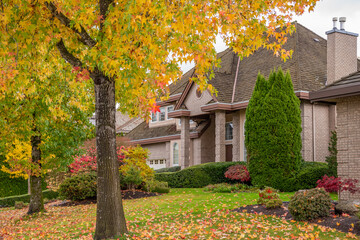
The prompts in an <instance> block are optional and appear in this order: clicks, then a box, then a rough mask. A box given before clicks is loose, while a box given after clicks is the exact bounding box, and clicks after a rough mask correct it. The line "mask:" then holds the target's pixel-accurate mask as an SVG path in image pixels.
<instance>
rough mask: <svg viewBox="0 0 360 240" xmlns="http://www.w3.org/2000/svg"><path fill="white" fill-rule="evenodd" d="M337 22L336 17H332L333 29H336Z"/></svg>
mask: <svg viewBox="0 0 360 240" xmlns="http://www.w3.org/2000/svg"><path fill="white" fill-rule="evenodd" d="M337 20H338V18H337V17H333V24H334V26H333V29H336V23H337Z"/></svg>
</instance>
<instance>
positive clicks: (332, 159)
mask: <svg viewBox="0 0 360 240" xmlns="http://www.w3.org/2000/svg"><path fill="white" fill-rule="evenodd" d="M328 149H329V152H330V155H329V156H327V157H326V159H325V161H326V162H327V163H328V165H329V174H330V176H334V177H337V166H338V163H337V152H338V151H337V135H336V132H335V131H332V132H331V138H330V142H329V147H328Z"/></svg>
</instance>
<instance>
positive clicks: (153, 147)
mask: <svg viewBox="0 0 360 240" xmlns="http://www.w3.org/2000/svg"><path fill="white" fill-rule="evenodd" d="M142 147H143V148H146V149H148V150H149V152H150V154H149V159H150V160H153V159H166V161H169V160H170V151H166V150H167V148H166V142H164V143H154V144H148V145H143V146H142Z"/></svg>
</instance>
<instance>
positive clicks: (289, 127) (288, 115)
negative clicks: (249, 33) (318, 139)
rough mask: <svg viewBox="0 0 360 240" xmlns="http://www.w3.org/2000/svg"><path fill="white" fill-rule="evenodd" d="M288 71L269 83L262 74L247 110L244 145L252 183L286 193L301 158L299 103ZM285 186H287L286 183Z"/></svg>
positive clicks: (272, 78)
mask: <svg viewBox="0 0 360 240" xmlns="http://www.w3.org/2000/svg"><path fill="white" fill-rule="evenodd" d="M293 89H294V88H293V84H292V81H291V77H290V74H289V72H288V73H286V74H284V73H283V72H282V70H281V69H279V70H278V71H277V72H276V71H274V72H272V73H271V74H270V76H269V80H266V79H265V78H264V77H263V76H261V75H259V76H258V79H257V82H256V85H255V88H254V92H253V95H252V97H251V99H250V101H249V105H248V108H247V110H246V123H245V144H246V148H247V150H248V151H247V153H248V155H249V158H248V159H249V165H248V166H249V168H248V170H249V172H250V177H251V182H252V184H254V185H257V186H259V187H264V186H270V187H273V188H276V189H279V190H282V191H284V190H285V189H286V188H288V187H289V185H288V181H289V180H290V179H292V178H294V177H295V176H296V174H297V173H298V171H299V169H300V166H301V162H302V157H301V147H302V146H301V144H302V142H301V112H300V100H299V99H298V97H296V95H295V93H294V90H293ZM284 183H285V184H284Z"/></svg>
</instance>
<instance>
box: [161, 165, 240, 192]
mask: <svg viewBox="0 0 360 240" xmlns="http://www.w3.org/2000/svg"><path fill="white" fill-rule="evenodd" d="M236 164H241V165H245V164H246V163H245V162H217V163H215V162H211V163H204V164H200V165H195V166H191V167H188V168H186V169H183V170H180V171H178V172H164V173H156V174H155V179H156V180H158V181H162V182H168V184H169V187H171V188H201V187H205V186H207V185H209V184H216V183H223V182H228V183H233V182H234V181H231V180H229V179H227V178H225V172H226V170H227V169H228V167H230V166H233V165H236Z"/></svg>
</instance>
